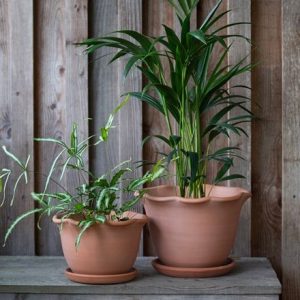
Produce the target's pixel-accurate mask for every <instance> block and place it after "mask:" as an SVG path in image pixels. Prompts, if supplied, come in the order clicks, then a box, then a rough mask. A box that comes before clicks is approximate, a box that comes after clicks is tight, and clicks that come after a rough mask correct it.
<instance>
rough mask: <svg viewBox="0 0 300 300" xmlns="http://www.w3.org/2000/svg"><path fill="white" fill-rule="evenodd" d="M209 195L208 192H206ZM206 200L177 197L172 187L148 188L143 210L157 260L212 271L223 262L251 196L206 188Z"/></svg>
mask: <svg viewBox="0 0 300 300" xmlns="http://www.w3.org/2000/svg"><path fill="white" fill-rule="evenodd" d="M210 190H211V192H210V193H209V191H210ZM206 191H207V192H206V195H208V193H209V196H208V197H204V198H199V199H190V198H182V197H179V196H177V195H178V189H177V188H176V187H174V186H158V187H154V188H149V189H147V192H146V194H145V196H144V207H145V210H146V214H147V216H148V217H149V229H150V235H151V238H152V241H153V244H154V248H155V250H156V254H157V256H158V258H159V261H160V262H161V263H162V264H164V265H166V266H172V267H179V268H211V267H216V266H222V265H224V264H225V263H226V261H227V258H228V256H229V254H230V251H231V249H232V247H233V244H234V240H235V236H236V232H237V227H238V223H239V216H240V211H241V208H242V206H243V204H244V202H245V201H246V200H247V199H248V198H249V197H250V193H248V192H247V191H245V190H243V189H241V188H234V187H222V186H214V187H213V188H212V189H211V186H209V185H207V186H206Z"/></svg>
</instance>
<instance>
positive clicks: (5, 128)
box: [0, 0, 35, 255]
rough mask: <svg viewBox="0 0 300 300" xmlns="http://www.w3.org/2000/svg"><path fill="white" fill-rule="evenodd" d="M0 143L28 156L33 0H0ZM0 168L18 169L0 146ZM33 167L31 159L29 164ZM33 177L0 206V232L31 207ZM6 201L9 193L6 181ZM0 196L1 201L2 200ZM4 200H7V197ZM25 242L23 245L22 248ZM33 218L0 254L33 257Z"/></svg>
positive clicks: (15, 173) (15, 171)
mask: <svg viewBox="0 0 300 300" xmlns="http://www.w3.org/2000/svg"><path fill="white" fill-rule="evenodd" d="M0 74H1V80H0V145H1V146H2V145H5V146H6V147H7V148H8V149H9V150H10V151H12V152H13V153H15V154H16V155H17V156H18V157H20V158H22V160H24V161H25V160H26V158H27V156H28V155H29V154H31V155H32V154H33V2H32V0H25V1H21V2H20V1H17V0H1V1H0ZM0 162H1V163H0V168H3V167H8V168H11V169H12V170H13V176H12V179H13V180H16V178H17V176H18V174H19V172H20V169H19V167H17V166H16V165H15V164H13V163H12V162H11V160H9V159H8V158H7V157H6V156H5V155H4V154H3V151H2V149H1V150H0ZM29 170H31V171H33V160H32V159H31V162H30V164H29ZM33 183H34V176H33V174H30V178H29V183H28V185H27V186H26V185H25V184H24V183H23V182H22V183H21V184H20V186H19V189H18V191H17V194H16V199H15V203H14V206H13V207H10V206H9V204H8V205H5V206H4V207H2V208H1V209H0V236H1V244H2V243H3V237H4V234H5V232H6V230H7V228H8V226H9V225H10V224H11V223H12V221H13V220H14V219H15V218H16V217H17V216H18V215H20V214H21V213H23V212H25V211H27V210H29V209H32V208H33V206H34V204H33V201H32V199H31V196H30V192H31V190H32V188H33ZM8 188H9V189H8V193H7V199H9V200H10V199H11V197H12V189H13V185H12V181H10V184H9V187H8ZM2 195H3V194H1V201H2ZM8 202H9V201H8ZM24 245H26V246H24ZM34 251H35V242H34V218H33V217H31V218H28V219H27V220H25V221H23V222H22V225H19V226H17V227H16V229H15V230H14V232H13V234H12V236H11V238H10V240H9V241H8V243H7V246H6V247H5V248H2V247H0V254H10V255H33V254H34Z"/></svg>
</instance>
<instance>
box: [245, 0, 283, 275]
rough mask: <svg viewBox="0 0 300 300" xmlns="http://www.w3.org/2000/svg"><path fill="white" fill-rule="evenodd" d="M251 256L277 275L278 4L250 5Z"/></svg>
mask: <svg viewBox="0 0 300 300" xmlns="http://www.w3.org/2000/svg"><path fill="white" fill-rule="evenodd" d="M251 9H252V42H253V48H254V51H253V53H252V61H253V62H254V63H255V62H258V65H257V66H256V67H255V68H254V69H253V71H252V88H253V89H252V111H253V113H254V114H255V116H256V119H254V121H253V123H252V124H253V125H252V144H251V145H252V155H251V156H252V195H253V196H252V205H251V219H252V230H251V232H252V234H251V249H252V250H251V253H252V255H253V256H267V257H268V258H269V259H270V260H271V262H272V265H273V267H275V270H276V272H277V275H279V276H280V273H281V172H282V168H281V164H282V149H281V148H282V147H281V145H282V140H281V138H282V137H281V121H282V119H281V117H282V116H281V115H282V110H281V104H282V101H281V92H282V87H281V2H280V1H277V0H271V1H270V0H263V1H262V0H255V1H252V8H251Z"/></svg>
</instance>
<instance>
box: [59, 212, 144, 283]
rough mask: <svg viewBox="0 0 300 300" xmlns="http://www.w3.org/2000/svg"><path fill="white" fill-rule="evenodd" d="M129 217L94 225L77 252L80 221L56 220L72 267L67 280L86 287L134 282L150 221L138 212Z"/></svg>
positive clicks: (66, 255) (82, 239) (69, 264)
mask: <svg viewBox="0 0 300 300" xmlns="http://www.w3.org/2000/svg"><path fill="white" fill-rule="evenodd" d="M126 217H128V220H126V221H107V222H106V223H105V224H95V225H93V226H92V227H90V228H89V229H88V230H87V231H86V232H85V233H84V234H83V235H82V238H81V241H80V245H79V247H78V248H76V246H75V240H76V238H77V236H78V234H79V232H80V229H79V227H78V226H77V225H78V222H79V221H78V220H74V219H71V218H69V219H64V220H63V221H62V219H61V218H60V217H59V216H54V218H53V221H54V223H56V224H58V225H59V227H60V228H61V230H60V236H61V243H62V248H63V253H64V256H65V259H66V261H67V264H68V266H69V270H67V272H66V276H67V277H69V278H70V279H71V280H74V281H77V282H84V283H109V278H111V282H110V283H116V282H124V281H128V280H131V279H133V278H134V277H135V275H136V272H135V271H134V269H133V264H134V262H135V260H136V257H137V253H138V248H139V243H140V238H141V231H142V228H143V226H144V225H145V224H146V223H147V217H146V216H145V215H143V214H139V213H135V212H128V213H127V214H126ZM62 222H63V224H61V223H62ZM61 225H62V226H61ZM70 274H72V275H73V276H71V275H70ZM114 275H115V276H114ZM120 275H123V276H120ZM89 276H90V279H89V278H88V277H89ZM71 277H72V278H71Z"/></svg>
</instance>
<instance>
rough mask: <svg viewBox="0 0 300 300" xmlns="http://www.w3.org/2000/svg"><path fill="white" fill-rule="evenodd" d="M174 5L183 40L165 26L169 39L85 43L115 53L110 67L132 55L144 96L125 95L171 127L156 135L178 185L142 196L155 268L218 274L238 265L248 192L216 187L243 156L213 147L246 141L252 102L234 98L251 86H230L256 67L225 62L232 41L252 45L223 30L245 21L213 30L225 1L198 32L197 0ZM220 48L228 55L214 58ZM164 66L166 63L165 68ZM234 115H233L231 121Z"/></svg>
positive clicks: (129, 35)
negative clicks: (235, 255)
mask: <svg viewBox="0 0 300 300" xmlns="http://www.w3.org/2000/svg"><path fill="white" fill-rule="evenodd" d="M169 2H170V3H171V5H173V6H174V8H175V10H176V12H177V16H178V19H179V22H180V24H181V33H180V35H177V34H176V33H175V32H174V30H173V29H172V28H169V27H167V26H165V25H164V30H165V35H164V36H158V37H149V36H146V35H143V34H141V33H139V32H136V31H130V30H121V31H119V32H117V33H114V34H112V35H109V36H104V37H99V38H91V39H87V40H85V41H84V42H83V43H81V45H85V46H86V52H87V53H93V52H94V51H96V50H97V49H99V48H102V47H110V48H114V49H117V50H118V51H117V53H115V54H114V56H113V58H112V59H111V62H113V61H115V60H117V59H119V58H120V57H123V56H125V55H127V56H128V62H127V64H126V65H125V68H124V75H125V76H127V74H128V73H129V72H130V70H131V69H132V68H138V69H139V70H140V71H141V72H142V74H143V76H144V77H145V79H146V84H145V86H144V88H143V90H142V91H132V92H129V93H128V94H129V95H131V96H133V97H135V98H137V99H139V100H141V101H144V102H146V103H147V104H148V105H151V106H152V107H154V108H155V109H156V110H158V111H159V112H160V113H161V114H162V115H163V116H164V119H165V121H166V125H167V128H168V131H169V134H168V135H167V136H162V135H156V136H155V137H156V138H159V139H161V140H162V141H163V142H164V143H166V144H167V145H168V146H169V148H170V151H169V153H165V157H166V159H167V161H168V163H173V164H175V170H176V182H177V184H176V186H156V187H152V188H149V189H148V190H147V191H146V194H145V195H144V206H145V210H146V214H147V216H148V217H149V219H150V224H149V226H150V235H151V237H152V240H153V244H154V247H155V249H156V252H157V255H158V259H157V260H155V261H154V262H153V265H154V267H155V268H156V269H157V270H158V271H159V272H162V273H164V274H166V275H171V276H184V277H186V276H199V277H201V276H213V275H220V274H224V273H226V272H228V271H229V270H231V269H232V268H233V266H234V262H233V261H232V260H230V259H228V256H229V254H230V251H231V249H232V247H233V244H234V239H235V235H236V231H237V226H238V221H239V215H240V210H241V207H242V205H243V203H244V202H245V201H246V200H247V199H248V198H249V197H250V193H249V192H248V191H246V190H243V189H241V188H236V187H225V186H220V185H218V184H220V183H221V182H224V181H228V180H234V179H236V178H243V176H242V175H240V174H228V171H229V170H230V168H231V167H232V166H233V160H234V158H236V157H238V158H239V157H240V154H239V153H238V151H239V149H238V148H237V147H230V146H227V147H222V148H217V147H216V146H215V141H216V139H217V138H218V137H220V136H222V135H223V136H225V137H226V138H227V137H229V136H230V135H231V134H237V135H241V134H245V135H247V133H246V132H245V130H244V129H243V128H242V127H241V124H242V123H244V122H249V121H251V118H252V114H251V112H250V111H249V110H248V109H247V105H246V103H247V101H249V100H250V99H249V98H247V97H245V96H243V95H239V94H238V93H237V92H236V91H237V90H240V89H244V88H245V89H248V87H247V86H244V85H243V84H241V85H236V86H231V87H230V88H229V87H228V85H227V84H228V83H229V82H230V80H231V79H232V78H235V77H237V76H239V75H240V74H243V73H245V72H249V71H250V70H251V67H252V66H251V65H250V64H246V63H245V59H243V60H241V61H240V62H238V63H237V64H235V65H232V66H228V65H227V64H226V57H227V53H228V51H229V49H230V45H229V43H228V39H229V38H230V39H234V38H242V39H245V41H246V42H249V39H248V38H247V37H244V36H241V35H228V34H224V33H223V31H224V29H226V28H227V27H230V26H237V25H239V24H245V23H246V22H239V23H233V24H228V25H225V26H222V27H220V28H219V27H216V24H217V21H218V20H220V19H221V18H224V17H226V15H227V14H228V13H229V11H226V12H222V13H218V8H219V6H220V4H221V2H222V1H221V0H220V1H218V3H217V4H216V6H215V7H214V8H213V9H212V10H211V12H210V13H209V14H208V15H207V17H206V19H205V20H204V22H203V23H202V24H201V25H200V27H199V28H198V29H196V30H191V28H190V19H191V14H192V11H193V10H194V9H195V8H196V6H197V4H198V0H178V1H175V0H169ZM120 34H121V35H122V36H121V37H120ZM216 47H221V48H222V49H223V50H222V51H221V52H220V53H219V54H218V55H214V56H213V53H214V50H215V49H216ZM213 57H214V59H213ZM216 57H217V58H216ZM163 61H167V62H168V65H169V67H168V69H166V68H164V66H163ZM232 111H235V114H234V117H230V112H232ZM207 112H209V114H207ZM174 121H175V122H174ZM174 123H175V125H174ZM213 162H217V163H218V170H217V172H216V174H214V179H213V180H212V182H207V179H208V177H207V170H208V166H209V165H210V164H211V163H213Z"/></svg>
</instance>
